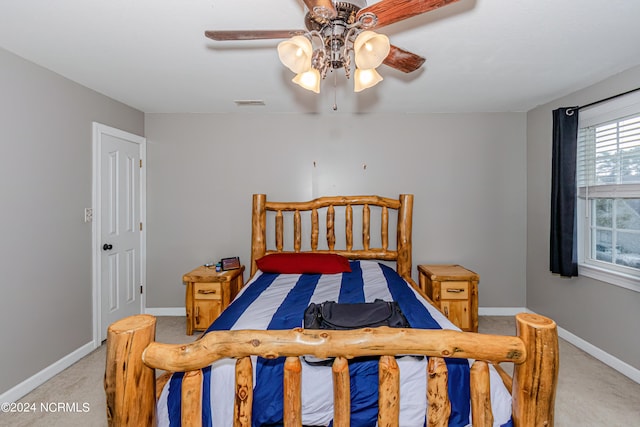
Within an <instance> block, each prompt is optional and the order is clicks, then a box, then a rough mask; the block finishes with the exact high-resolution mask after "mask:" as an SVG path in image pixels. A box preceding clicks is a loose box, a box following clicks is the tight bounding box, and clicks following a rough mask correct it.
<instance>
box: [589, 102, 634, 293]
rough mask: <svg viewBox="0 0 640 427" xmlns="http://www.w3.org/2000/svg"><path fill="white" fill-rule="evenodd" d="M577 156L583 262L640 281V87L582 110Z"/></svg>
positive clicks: (590, 266) (591, 266)
mask: <svg viewBox="0 0 640 427" xmlns="http://www.w3.org/2000/svg"><path fill="white" fill-rule="evenodd" d="M576 160H577V165H576V166H577V170H576V172H577V176H576V181H577V185H578V197H579V199H578V207H579V210H578V227H579V235H578V239H579V244H578V247H579V258H580V265H581V266H583V267H587V271H588V268H596V269H599V270H600V271H607V272H609V273H611V274H613V275H618V276H621V277H631V278H635V279H634V280H635V281H637V278H640V93H634V94H632V95H626V96H624V97H621V98H619V99H615V100H613V101H609V102H606V103H603V104H602V105H599V106H597V107H595V108H591V109H588V110H586V111H585V112H583V111H580V123H579V130H578V152H577V159H576ZM584 271H585V270H582V269H581V274H583V272H584ZM587 275H588V274H587ZM593 277H596V276H593ZM596 278H598V279H602V277H596ZM612 283H614V282H613V281H612ZM632 283H633V281H632ZM625 287H628V286H625ZM630 288H633V289H636V288H637V290H640V286H636V285H632V286H631V287H630Z"/></svg>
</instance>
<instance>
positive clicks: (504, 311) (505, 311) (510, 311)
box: [478, 307, 530, 316]
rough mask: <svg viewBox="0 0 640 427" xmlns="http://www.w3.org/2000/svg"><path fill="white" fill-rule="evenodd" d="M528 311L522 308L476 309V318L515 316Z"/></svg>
mask: <svg viewBox="0 0 640 427" xmlns="http://www.w3.org/2000/svg"><path fill="white" fill-rule="evenodd" d="M529 311H530V310H528V309H526V308H524V307H478V316H515V315H516V314H518V313H522V312H529Z"/></svg>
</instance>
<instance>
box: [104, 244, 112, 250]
mask: <svg viewBox="0 0 640 427" xmlns="http://www.w3.org/2000/svg"><path fill="white" fill-rule="evenodd" d="M111 249H113V245H110V244H108V243H105V244H104V245H102V250H104V251H110V250H111Z"/></svg>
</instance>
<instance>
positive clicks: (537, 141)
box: [527, 67, 640, 369]
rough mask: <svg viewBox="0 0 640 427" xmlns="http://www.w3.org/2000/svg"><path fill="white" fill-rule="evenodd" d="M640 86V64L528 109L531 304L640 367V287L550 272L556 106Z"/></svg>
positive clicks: (576, 103)
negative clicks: (635, 289)
mask: <svg viewBox="0 0 640 427" xmlns="http://www.w3.org/2000/svg"><path fill="white" fill-rule="evenodd" d="M637 87H640V67H636V68H634V69H631V70H628V71H626V72H624V73H621V74H619V75H616V76H613V77H611V78H609V79H607V80H605V81H603V82H601V83H599V84H596V85H593V86H591V87H589V88H586V89H583V90H580V91H578V92H575V93H573V94H571V95H568V96H566V97H563V98H561V99H558V100H556V101H553V102H551V103H549V104H546V105H543V106H540V107H538V108H536V109H534V110H531V111H529V113H528V114H527V170H528V174H527V219H528V220H527V307H528V308H530V309H531V310H533V311H535V312H537V313H540V314H544V315H546V316H549V317H551V318H552V319H554V320H555V321H556V322H557V323H558V325H559V326H561V327H562V328H564V329H566V330H567V331H569V332H571V333H573V334H575V335H577V336H578V337H580V338H581V339H583V340H585V341H588V342H589V343H591V344H592V345H594V346H596V347H598V348H600V349H601V350H604V351H605V352H607V353H609V354H611V355H613V356H615V357H617V358H618V359H620V360H622V361H623V362H626V363H628V364H629V365H631V366H633V367H635V368H636V369H640V340H639V339H638V338H637V328H638V325H640V309H639V307H640V293H638V292H634V291H631V290H628V289H623V288H620V287H617V286H613V285H610V284H607V283H604V282H600V281H598V280H593V279H590V278H588V277H576V278H571V279H567V278H560V277H559V276H556V275H552V274H551V273H550V272H549V230H550V214H549V212H550V201H551V148H552V143H551V135H552V133H551V132H552V129H551V128H552V111H553V110H554V109H556V108H559V107H569V106H575V105H585V104H588V103H590V102H593V101H597V100H599V99H604V98H608V97H610V96H612V95H615V94H618V93H623V92H626V91H628V90H631V89H635V88H637ZM561 360H562V359H561Z"/></svg>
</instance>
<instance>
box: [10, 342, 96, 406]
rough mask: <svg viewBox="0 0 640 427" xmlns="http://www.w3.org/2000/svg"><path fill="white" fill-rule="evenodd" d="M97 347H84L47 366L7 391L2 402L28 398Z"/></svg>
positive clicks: (90, 343)
mask: <svg viewBox="0 0 640 427" xmlns="http://www.w3.org/2000/svg"><path fill="white" fill-rule="evenodd" d="M95 348H96V347H95V346H94V345H93V341H91V342H89V343H87V344H85V345H83V346H82V347H80V348H78V349H77V350H75V351H73V352H72V353H69V354H67V355H66V356H64V357H63V358H62V359H60V360H58V361H57V362H54V363H52V364H51V365H49V366H47V367H46V368H44V369H43V370H41V371H40V372H38V373H37V374H35V375H33V376H32V377H29V378H27V379H26V380H24V381H22V382H21V383H20V384H18V385H17V386H15V387H13V388H11V389H9V390H7V391H6V392H4V393H3V394H1V395H0V402H15V401H17V400H18V399H20V398H22V397H24V396H26V395H27V394H28V393H30V392H32V391H33V390H35V388H36V387H38V386H40V385H42V384H44V383H45V382H46V381H48V380H50V379H51V378H53V377H54V376H56V375H58V374H59V373H60V372H62V371H64V370H65V369H67V368H68V367H69V366H71V365H73V364H74V363H76V362H77V361H78V360H80V359H82V358H83V357H85V356H86V355H88V354H89V353H91V352H92V351H93V350H94V349H95Z"/></svg>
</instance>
